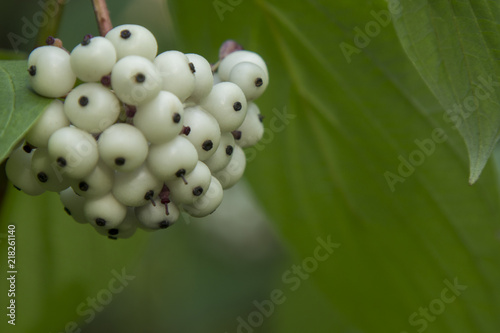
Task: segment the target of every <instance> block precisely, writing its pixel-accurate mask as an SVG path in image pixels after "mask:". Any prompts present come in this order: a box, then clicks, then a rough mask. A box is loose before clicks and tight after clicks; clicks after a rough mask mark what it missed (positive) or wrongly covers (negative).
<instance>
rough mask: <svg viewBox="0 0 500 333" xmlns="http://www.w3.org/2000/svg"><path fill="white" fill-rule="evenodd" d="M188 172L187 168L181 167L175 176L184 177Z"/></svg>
mask: <svg viewBox="0 0 500 333" xmlns="http://www.w3.org/2000/svg"><path fill="white" fill-rule="evenodd" d="M185 174H186V169H179V170H177V172H176V173H175V176H177V177H182V176H184V175H185Z"/></svg>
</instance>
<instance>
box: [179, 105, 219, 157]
mask: <svg viewBox="0 0 500 333" xmlns="http://www.w3.org/2000/svg"><path fill="white" fill-rule="evenodd" d="M184 126H186V127H189V132H188V133H187V134H183V136H185V137H186V138H187V139H188V140H189V141H191V143H192V144H193V146H195V148H196V151H197V152H198V158H199V159H200V160H201V161H204V160H206V159H207V158H209V157H210V156H212V155H213V154H214V153H215V151H216V150H217V147H218V146H219V141H220V136H221V130H220V128H219V124H218V123H217V120H216V119H215V118H214V117H213V116H212V115H210V114H209V113H208V112H206V111H205V110H203V109H202V108H201V107H199V106H190V107H188V108H186V109H185V110H184Z"/></svg>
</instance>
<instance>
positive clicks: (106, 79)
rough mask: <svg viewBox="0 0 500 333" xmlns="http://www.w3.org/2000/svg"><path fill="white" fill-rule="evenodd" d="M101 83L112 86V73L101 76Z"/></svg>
mask: <svg viewBox="0 0 500 333" xmlns="http://www.w3.org/2000/svg"><path fill="white" fill-rule="evenodd" d="M101 84H102V85H103V86H105V87H111V75H104V76H103V77H101Z"/></svg>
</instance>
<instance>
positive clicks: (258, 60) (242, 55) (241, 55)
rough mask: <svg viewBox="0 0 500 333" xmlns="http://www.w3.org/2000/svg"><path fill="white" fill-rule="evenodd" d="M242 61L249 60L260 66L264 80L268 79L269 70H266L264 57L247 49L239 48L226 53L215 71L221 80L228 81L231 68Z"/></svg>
mask: <svg viewBox="0 0 500 333" xmlns="http://www.w3.org/2000/svg"><path fill="white" fill-rule="evenodd" d="M242 62H251V63H254V64H256V65H257V66H259V67H260V68H262V70H263V71H264V74H265V76H266V77H265V80H266V81H267V80H268V79H269V72H268V71H267V65H266V62H265V61H264V59H262V57H261V56H260V55H258V54H257V53H255V52H252V51H247V50H239V51H234V52H232V53H230V54H228V55H227V56H226V57H225V58H224V59H222V61H221V62H220V65H219V68H218V70H217V73H218V74H219V77H220V79H221V81H228V80H229V75H230V73H231V70H232V69H233V68H234V66H236V65H237V64H239V63H242Z"/></svg>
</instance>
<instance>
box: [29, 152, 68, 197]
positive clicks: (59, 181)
mask: <svg viewBox="0 0 500 333" xmlns="http://www.w3.org/2000/svg"><path fill="white" fill-rule="evenodd" d="M31 172H32V173H33V175H34V176H35V178H36V179H37V181H38V183H39V184H40V186H41V187H43V188H44V189H45V190H46V191H51V192H60V191H62V190H64V189H66V188H68V187H69V186H70V181H69V180H68V179H67V178H66V177H64V176H63V174H62V173H61V172H59V168H58V167H57V165H56V163H55V162H54V161H53V159H52V158H51V157H50V155H49V152H48V150H47V149H46V148H38V149H36V150H35V152H34V153H33V157H32V160H31Z"/></svg>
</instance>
